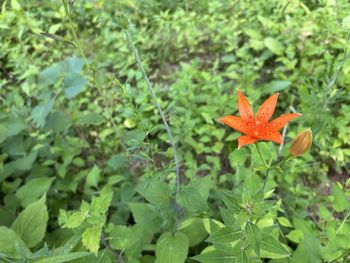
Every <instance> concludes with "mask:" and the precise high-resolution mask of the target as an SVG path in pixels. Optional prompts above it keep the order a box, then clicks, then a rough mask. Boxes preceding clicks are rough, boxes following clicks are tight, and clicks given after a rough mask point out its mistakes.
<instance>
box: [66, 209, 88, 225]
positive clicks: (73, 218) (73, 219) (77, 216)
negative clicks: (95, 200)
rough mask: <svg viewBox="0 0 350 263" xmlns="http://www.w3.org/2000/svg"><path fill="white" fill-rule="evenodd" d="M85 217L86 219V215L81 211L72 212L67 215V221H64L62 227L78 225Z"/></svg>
mask: <svg viewBox="0 0 350 263" xmlns="http://www.w3.org/2000/svg"><path fill="white" fill-rule="evenodd" d="M85 219H86V216H85V214H83V213H82V212H81V211H77V212H74V213H73V214H71V215H70V216H69V217H68V219H67V221H66V222H65V223H64V225H63V226H62V227H65V228H76V227H78V226H80V225H81V224H82V223H83V222H84V221H85Z"/></svg>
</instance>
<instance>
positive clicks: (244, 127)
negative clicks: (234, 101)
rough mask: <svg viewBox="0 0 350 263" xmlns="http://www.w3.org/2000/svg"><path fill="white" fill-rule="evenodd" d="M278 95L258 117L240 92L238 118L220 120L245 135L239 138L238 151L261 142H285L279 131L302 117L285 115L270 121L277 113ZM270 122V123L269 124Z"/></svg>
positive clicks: (263, 105) (226, 117)
mask: <svg viewBox="0 0 350 263" xmlns="http://www.w3.org/2000/svg"><path fill="white" fill-rule="evenodd" d="M277 99H278V93H275V94H273V95H272V96H271V97H270V98H268V99H267V100H266V101H265V102H264V103H263V104H262V105H261V106H260V108H259V110H258V112H257V114H256V117H255V118H254V113H253V110H252V108H251V106H250V105H249V102H248V101H247V99H246V97H244V95H243V94H242V93H241V92H240V91H239V90H238V110H239V115H240V116H241V117H237V116H225V117H222V118H220V119H219V121H221V122H223V123H224V124H226V125H227V126H230V127H231V128H233V129H235V130H237V131H239V132H241V133H243V134H244V135H243V136H240V137H239V138H238V149H239V148H241V147H242V146H244V145H247V144H253V143H255V142H257V141H260V140H265V141H272V142H276V143H278V144H281V143H282V142H283V139H282V136H281V134H280V133H279V130H280V129H281V128H282V127H284V126H285V125H286V124H287V123H288V122H289V121H290V120H292V119H294V118H297V117H299V116H301V114H299V113H289V114H283V115H281V116H280V117H278V118H276V119H274V120H272V121H270V119H271V117H272V114H273V112H274V111H275V107H276V103H277ZM269 121H270V122H269Z"/></svg>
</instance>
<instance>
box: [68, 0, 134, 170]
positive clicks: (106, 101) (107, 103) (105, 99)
mask: <svg viewBox="0 0 350 263" xmlns="http://www.w3.org/2000/svg"><path fill="white" fill-rule="evenodd" d="M62 3H63V6H64V10H65V13H66V17H67V18H68V22H69V27H70V32H71V34H72V36H73V39H74V44H75V46H76V47H77V48H78V51H79V53H80V55H81V56H82V57H83V59H84V61H85V64H86V65H89V61H88V59H87V57H86V55H85V53H84V50H83V49H82V47H81V45H80V41H79V38H78V35H77V33H76V31H75V28H74V25H73V21H72V18H71V15H70V11H69V8H68V4H67V2H66V0H62ZM89 69H90V70H91V71H92V72H93V74H95V70H94V69H93V68H91V67H89ZM94 86H95V87H96V88H97V91H98V93H99V94H100V96H101V97H102V99H103V103H104V104H105V106H106V107H107V111H106V112H107V114H108V117H107V118H108V120H109V121H110V123H111V124H112V126H113V129H114V131H115V132H116V134H117V136H118V137H119V139H120V144H121V147H122V148H123V151H124V152H125V154H126V156H127V158H128V163H129V166H130V165H131V156H130V154H129V151H128V148H127V147H126V145H125V143H124V140H123V138H122V134H121V131H120V129H119V128H118V125H117V123H116V122H115V121H114V119H113V116H112V114H111V113H110V111H109V109H111V108H112V103H111V101H110V98H109V97H108V96H107V95H106V94H104V92H103V90H102V89H101V88H100V87H99V86H98V85H94Z"/></svg>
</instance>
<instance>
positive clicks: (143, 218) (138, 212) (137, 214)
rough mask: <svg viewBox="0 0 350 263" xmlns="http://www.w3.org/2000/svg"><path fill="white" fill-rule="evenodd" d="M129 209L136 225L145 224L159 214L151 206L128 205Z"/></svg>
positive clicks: (141, 204) (144, 204) (140, 204)
mask: <svg viewBox="0 0 350 263" xmlns="http://www.w3.org/2000/svg"><path fill="white" fill-rule="evenodd" d="M128 207H129V209H130V210H131V213H132V216H133V218H134V220H135V222H136V223H140V224H142V223H145V222H147V221H149V220H150V219H153V218H154V217H155V216H156V215H157V213H155V212H154V211H153V209H154V206H153V205H150V204H146V203H128ZM152 207H153V209H152Z"/></svg>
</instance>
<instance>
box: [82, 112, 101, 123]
mask: <svg viewBox="0 0 350 263" xmlns="http://www.w3.org/2000/svg"><path fill="white" fill-rule="evenodd" d="M103 120H104V118H103V116H102V115H101V114H99V113H97V112H93V111H92V112H87V113H84V114H83V115H82V116H81V117H80V118H79V119H78V120H77V122H78V123H79V124H80V125H100V124H101V123H102V122H103Z"/></svg>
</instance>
